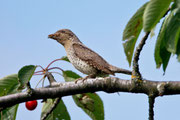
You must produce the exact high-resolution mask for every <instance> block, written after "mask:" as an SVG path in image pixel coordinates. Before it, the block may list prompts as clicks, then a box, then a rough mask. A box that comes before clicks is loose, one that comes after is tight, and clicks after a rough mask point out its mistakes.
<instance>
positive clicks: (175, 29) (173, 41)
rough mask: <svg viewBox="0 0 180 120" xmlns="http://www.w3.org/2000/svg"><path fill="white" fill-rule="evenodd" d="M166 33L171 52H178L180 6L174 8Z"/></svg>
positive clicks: (166, 41) (167, 46) (166, 40)
mask: <svg viewBox="0 0 180 120" xmlns="http://www.w3.org/2000/svg"><path fill="white" fill-rule="evenodd" d="M170 14H172V17H171V19H170V20H169V23H168V25H167V29H166V33H165V43H166V48H167V50H168V51H169V52H171V53H174V54H175V53H176V50H177V47H178V46H177V44H178V40H179V38H180V8H177V9H174V10H173V11H172V12H171V13H170Z"/></svg>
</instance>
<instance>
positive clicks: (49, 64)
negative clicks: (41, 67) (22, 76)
mask: <svg viewBox="0 0 180 120" xmlns="http://www.w3.org/2000/svg"><path fill="white" fill-rule="evenodd" d="M58 60H62V58H60V59H55V60H53V61H52V62H50V63H49V65H48V66H47V67H46V68H45V69H48V68H49V66H50V65H51V64H53V63H54V62H56V61H58Z"/></svg>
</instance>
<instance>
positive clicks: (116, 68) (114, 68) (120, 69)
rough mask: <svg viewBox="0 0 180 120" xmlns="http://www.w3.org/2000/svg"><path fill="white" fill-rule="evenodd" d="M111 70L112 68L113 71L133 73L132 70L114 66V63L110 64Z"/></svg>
mask: <svg viewBox="0 0 180 120" xmlns="http://www.w3.org/2000/svg"><path fill="white" fill-rule="evenodd" d="M110 70H111V71H112V72H113V73H123V74H128V75H131V74H132V72H131V71H130V70H126V69H122V68H118V67H116V66H113V65H110Z"/></svg>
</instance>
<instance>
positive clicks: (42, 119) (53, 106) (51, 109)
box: [41, 97, 61, 120]
mask: <svg viewBox="0 0 180 120" xmlns="http://www.w3.org/2000/svg"><path fill="white" fill-rule="evenodd" d="M60 100H61V97H60V98H56V99H55V100H54V103H53V105H52V106H51V108H50V109H49V110H48V111H47V112H46V113H45V114H44V115H43V116H42V117H41V120H46V118H47V117H48V116H49V115H50V114H51V113H52V111H53V110H54V109H55V108H56V107H57V105H58V103H59V102H60Z"/></svg>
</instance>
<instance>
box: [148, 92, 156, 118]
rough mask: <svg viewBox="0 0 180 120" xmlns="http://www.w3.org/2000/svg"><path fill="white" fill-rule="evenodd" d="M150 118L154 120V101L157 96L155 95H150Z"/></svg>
mask: <svg viewBox="0 0 180 120" xmlns="http://www.w3.org/2000/svg"><path fill="white" fill-rule="evenodd" d="M148 98H149V120H154V102H155V97H154V96H153V95H149V97H148Z"/></svg>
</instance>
